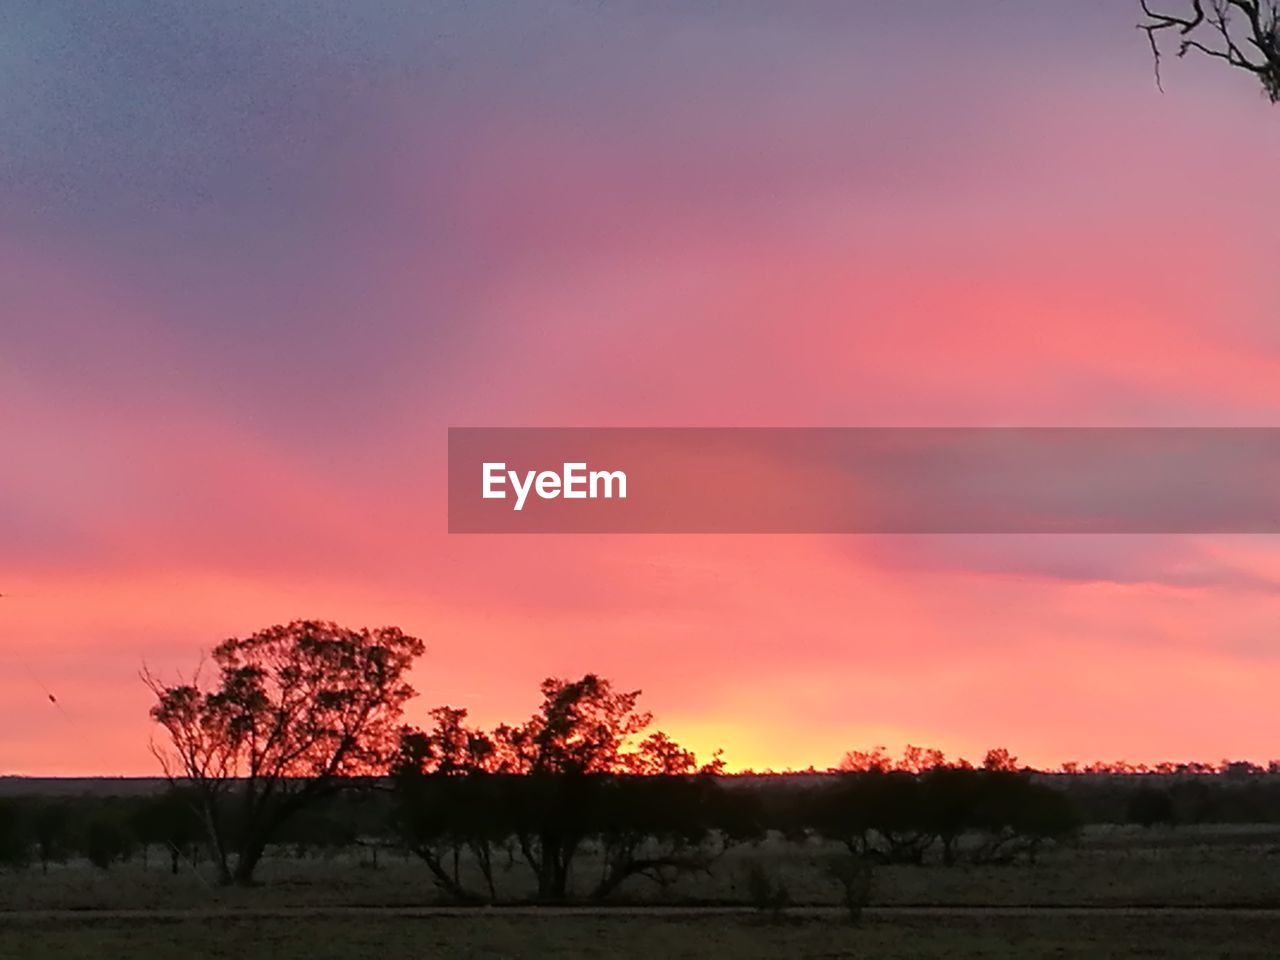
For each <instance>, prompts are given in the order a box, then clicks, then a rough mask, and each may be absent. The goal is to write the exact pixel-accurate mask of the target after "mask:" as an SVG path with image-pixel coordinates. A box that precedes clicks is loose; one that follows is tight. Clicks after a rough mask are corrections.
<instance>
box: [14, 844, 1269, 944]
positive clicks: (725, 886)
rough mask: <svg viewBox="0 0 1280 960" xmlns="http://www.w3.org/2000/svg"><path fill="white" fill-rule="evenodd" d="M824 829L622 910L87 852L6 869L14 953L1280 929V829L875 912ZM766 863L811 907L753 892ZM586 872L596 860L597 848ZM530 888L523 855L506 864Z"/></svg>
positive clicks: (322, 862)
mask: <svg viewBox="0 0 1280 960" xmlns="http://www.w3.org/2000/svg"><path fill="white" fill-rule="evenodd" d="M839 855H840V854H839V851H838V850H837V848H835V847H833V846H831V845H828V844H821V843H808V844H789V843H784V842H782V841H779V840H774V841H770V842H766V843H762V844H760V845H758V846H749V845H748V846H743V847H739V848H735V849H734V850H732V851H731V852H730V853H729V854H728V855H726V856H725V857H723V858H722V859H721V860H720V861H719V862H718V863H717V864H716V867H715V868H714V870H713V871H712V873H711V874H710V875H709V876H708V875H699V876H696V877H690V878H686V879H684V880H681V881H680V882H679V883H677V884H675V885H674V886H672V887H669V888H667V889H665V890H664V889H660V888H657V887H654V886H652V885H649V884H646V883H644V882H638V883H636V884H635V885H633V886H627V887H624V888H623V889H622V891H621V894H622V896H620V897H619V898H618V900H617V902H615V903H614V904H612V905H610V906H605V907H592V908H568V909H563V908H562V909H549V908H539V907H531V906H512V907H500V908H471V909H466V908H458V907H452V906H445V905H443V901H441V899H440V898H439V895H438V894H437V892H436V890H435V888H434V886H433V885H432V883H431V882H430V878H429V875H428V873H427V871H426V869H425V867H423V865H422V864H420V863H418V862H417V861H416V860H414V859H413V858H411V857H404V856H401V855H399V854H395V853H388V852H387V851H382V852H381V853H380V854H379V856H378V857H377V862H376V864H375V863H374V858H373V856H372V854H371V853H370V852H369V851H367V850H359V849H354V850H345V851H339V852H335V853H332V854H331V855H328V856H323V855H319V854H316V853H312V854H309V855H308V856H305V857H297V856H291V855H288V854H287V853H286V852H285V851H283V850H279V851H276V852H275V854H274V855H273V856H272V857H271V858H269V859H268V860H267V861H265V862H264V864H263V869H262V873H261V883H260V884H259V885H258V886H256V887H253V888H250V889H235V888H230V889H228V888H219V887H217V886H216V885H214V884H213V883H212V877H211V874H210V873H209V872H208V870H207V865H206V867H205V868H204V869H202V870H200V871H196V870H192V869H191V868H190V867H189V866H187V865H185V864H184V865H183V868H182V869H181V871H180V872H179V873H178V874H177V875H176V876H175V875H172V874H170V872H169V869H168V862H167V858H165V857H162V856H160V855H159V851H152V853H151V856H150V858H149V862H147V863H145V864H144V863H143V862H142V860H141V858H138V857H135V858H134V859H133V860H132V861H131V862H128V863H124V864H120V865H117V866H115V867H113V868H112V869H111V870H109V871H102V870H97V869H95V868H93V867H91V866H90V865H88V864H87V863H85V862H83V861H78V862H73V863H69V864H53V865H51V866H50V868H49V871H48V873H47V874H45V873H42V872H41V870H40V869H39V867H37V866H33V867H28V868H27V869H24V870H15V871H8V872H0V960H5V958H9V957H14V958H18V957H21V958H24V960H25V958H28V957H68V958H80V957H83V958H94V960H98V958H102V957H122V958H125V957H144V958H148V960H153V958H162V957H183V958H193V957H230V958H235V960H250V958H254V957H259V956H271V957H277V958H282V960H289V958H293V957H299V958H301V957H307V958H316V957H334V958H338V957H341V958H358V957H376V958H378V960H396V958H400V957H406V958H407V957H414V958H421V957H541V956H584V957H602V958H603V957H609V958H620V960H626V958H630V957H636V958H644V960H655V958H660V960H669V958H673V957H674V958H678V957H692V956H726V957H822V958H835V957H887V958H894V957H903V958H906V957H926V958H928V957H992V958H1001V957H1207V956H1213V957H1237V956H1240V957H1247V956H1257V957H1261V956H1275V955H1277V949H1276V946H1275V945H1276V944H1277V943H1280V830H1277V828H1276V827H1273V826H1266V825H1259V826H1250V825H1245V826H1214V827H1209V826H1205V827H1182V828H1178V829H1166V828H1157V829H1152V830H1143V829H1141V828H1128V827H1126V828H1091V829H1089V830H1086V831H1085V832H1084V834H1083V835H1082V836H1081V837H1080V838H1079V840H1078V841H1076V842H1075V843H1072V844H1070V845H1068V846H1064V847H1062V848H1058V849H1050V850H1046V851H1045V852H1044V854H1043V855H1042V856H1041V857H1040V858H1039V859H1038V861H1037V862H1036V863H1023V864H1018V865H1010V866H986V867H974V866H956V867H950V868H948V867H942V866H925V867H911V866H895V867H881V868H878V869H877V871H876V874H875V878H874V884H873V894H872V906H871V907H870V908H869V909H868V911H867V914H866V917H865V918H864V922H863V924H862V925H861V926H857V927H855V926H853V925H851V924H850V923H849V922H848V919H847V917H846V915H845V914H844V912H843V911H842V910H840V909H839V908H838V907H837V906H836V905H837V903H838V897H837V893H838V891H837V888H836V887H835V886H833V884H832V882H831V881H830V880H828V879H827V877H826V874H825V871H824V869H823V866H824V863H826V862H828V861H830V860H831V859H832V858H834V857H837V856H839ZM753 862H759V863H762V864H763V865H765V866H766V868H767V869H768V871H769V872H770V874H771V875H773V876H775V877H776V878H778V879H780V880H782V881H783V882H784V883H785V884H786V886H787V888H788V890H789V892H790V895H791V899H792V901H793V903H794V904H796V906H794V907H792V908H790V909H789V910H788V911H787V912H786V913H785V914H784V915H783V917H782V918H781V920H780V921H777V922H775V921H773V920H772V919H771V918H768V917H765V916H761V915H758V914H756V913H754V912H752V911H751V910H750V909H749V908H748V907H747V906H746V901H747V895H746V890H745V882H744V879H743V876H744V872H745V869H746V867H747V865H748V864H750V863H753ZM578 869H579V871H580V873H581V875H582V879H583V881H584V882H589V881H590V879H592V877H593V876H594V874H593V871H596V870H598V869H599V865H598V864H597V863H595V862H594V861H593V860H592V858H591V857H590V856H586V857H585V858H584V860H583V861H582V863H581V864H580V865H579V867H578ZM502 880H503V885H504V887H505V888H506V889H507V891H508V892H509V894H510V896H511V897H512V899H513V900H515V899H519V898H520V897H522V896H525V895H527V889H528V887H527V876H526V875H525V873H524V872H523V869H522V868H521V867H520V866H519V865H518V864H517V865H514V866H512V867H511V869H510V870H509V872H507V873H504V874H503V877H502Z"/></svg>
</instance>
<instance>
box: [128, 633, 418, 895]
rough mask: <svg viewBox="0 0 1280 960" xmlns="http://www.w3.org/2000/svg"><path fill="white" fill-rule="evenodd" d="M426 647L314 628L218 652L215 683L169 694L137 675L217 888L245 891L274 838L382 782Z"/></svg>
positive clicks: (397, 637) (397, 636) (386, 636)
mask: <svg viewBox="0 0 1280 960" xmlns="http://www.w3.org/2000/svg"><path fill="white" fill-rule="evenodd" d="M422 652H423V644H422V641H420V640H418V639H417V638H415V637H410V636H407V635H406V634H404V633H402V632H401V631H400V630H398V629H397V628H395V627H384V628H381V629H377V630H368V629H364V630H350V629H345V628H342V627H339V626H337V625H335V624H332V623H326V622H320V621H313V620H308V621H295V622H294V623H290V624H288V625H287V626H275V627H269V628H267V629H266V630H262V631H260V632H258V633H255V634H253V635H252V636H250V637H247V638H245V639H236V638H233V639H230V640H227V641H225V642H223V643H221V644H220V645H218V646H217V647H216V648H214V650H213V654H212V659H213V663H214V666H215V668H216V671H217V676H216V678H214V681H213V683H212V684H211V685H210V686H208V687H207V688H206V687H204V686H202V685H201V678H200V676H199V672H197V675H196V677H195V679H194V680H193V681H192V682H190V683H178V684H175V685H172V686H170V685H166V684H163V683H161V682H160V681H159V680H157V679H156V678H155V677H154V676H152V675H151V674H150V673H148V672H146V671H144V674H143V677H144V680H145V681H146V683H147V686H148V687H149V688H150V689H151V691H152V692H153V693H154V694H155V696H156V704H155V706H153V707H152V709H151V716H152V718H153V719H154V720H155V721H156V722H157V723H158V724H160V726H161V727H162V728H163V729H164V731H165V733H166V734H167V737H168V743H167V744H166V745H164V746H162V747H161V746H154V745H153V750H154V752H155V754H156V756H157V758H158V759H159V760H160V762H161V765H162V766H163V768H164V771H165V774H166V775H167V776H168V777H169V778H170V780H171V781H172V782H174V783H179V784H185V785H188V786H189V787H190V789H191V791H192V796H193V797H194V798H195V803H196V807H197V810H198V812H199V814H200V817H201V820H202V823H203V825H204V829H205V834H206V838H207V841H208V845H209V849H210V852H211V854H212V857H213V860H214V862H215V863H216V864H217V867H218V870H219V876H220V878H221V879H222V881H223V882H224V883H230V882H236V883H249V882H251V881H252V878H253V873H254V870H255V868H256V867H257V864H258V862H259V860H260V859H261V858H262V855H263V852H264V851H265V849H266V846H267V844H268V843H269V842H271V840H272V838H273V834H274V833H275V831H276V830H277V829H278V828H279V827H280V826H281V824H283V823H285V822H286V821H287V820H288V819H289V818H290V817H292V816H294V815H295V814H297V813H298V812H299V811H300V810H302V809H304V808H306V807H307V806H308V805H310V804H312V803H313V802H315V801H316V800H318V799H319V798H323V797H326V796H329V795H331V794H333V793H334V792H335V791H337V790H339V789H340V788H342V787H343V786H345V785H347V784H348V783H349V782H350V779H351V778H353V777H359V776H364V775H370V774H379V773H381V772H383V771H384V770H385V769H386V767H387V764H388V763H389V761H390V759H391V757H392V756H393V755H394V751H395V747H396V738H397V732H398V729H399V719H400V714H401V710H402V707H403V705H404V703H405V701H406V700H408V699H409V698H410V697H411V696H413V692H414V691H413V688H412V687H410V686H409V684H408V682H407V681H406V679H405V676H406V674H407V672H408V670H409V668H410V667H411V666H412V664H413V662H414V661H415V660H416V659H417V657H419V656H420V655H421V654H422Z"/></svg>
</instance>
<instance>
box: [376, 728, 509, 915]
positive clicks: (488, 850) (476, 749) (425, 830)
mask: <svg viewBox="0 0 1280 960" xmlns="http://www.w3.org/2000/svg"><path fill="white" fill-rule="evenodd" d="M431 717H432V720H433V721H434V723H433V726H432V727H431V729H430V730H428V731H425V732H424V731H420V730H406V731H404V732H403V734H402V736H401V740H400V754H399V758H398V760H397V762H396V766H395V781H396V798H397V802H396V808H395V812H394V814H393V817H394V821H395V825H396V828H397V831H398V833H399V835H400V837H401V839H402V841H403V842H404V843H405V845H406V846H407V847H408V848H409V849H410V850H411V851H412V852H413V853H414V854H416V855H417V856H418V857H419V858H421V859H422V861H423V862H424V863H425V864H426V865H427V868H428V869H429V870H430V871H431V875H432V878H433V879H434V881H435V883H436V886H437V887H439V888H440V890H442V891H443V892H444V893H446V894H448V895H449V896H450V897H452V898H453V899H455V900H458V901H461V902H464V903H466V902H475V901H479V900H483V899H486V897H487V899H489V900H490V901H492V900H496V899H497V896H498V893H497V887H496V882H495V879H494V862H495V854H496V851H497V850H498V848H500V847H502V846H503V845H504V844H505V842H506V840H507V839H508V838H509V837H510V836H511V832H512V829H513V828H512V825H511V822H510V819H509V817H508V816H507V813H506V803H505V794H506V792H507V790H506V786H505V784H504V782H503V780H504V778H503V776H501V775H495V774H494V772H493V768H494V765H495V749H494V745H493V741H492V739H491V738H490V737H489V736H488V735H487V734H485V733H483V732H482V731H480V730H477V729H474V728H472V727H468V726H467V725H466V718H467V711H466V710H461V709H455V708H452V707H438V708H436V709H435V710H432V711H431ZM464 853H470V855H471V857H472V859H473V861H474V862H475V864H476V865H477V867H478V868H479V870H480V874H481V878H482V882H483V884H484V892H483V893H481V892H479V891H476V890H473V889H472V888H471V887H470V886H469V885H468V882H467V880H466V878H465V877H464V876H463V874H462V857H463V854H464Z"/></svg>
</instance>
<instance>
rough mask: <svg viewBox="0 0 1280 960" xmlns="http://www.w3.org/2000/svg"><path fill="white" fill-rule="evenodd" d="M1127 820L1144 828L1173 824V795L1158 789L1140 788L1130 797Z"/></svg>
mask: <svg viewBox="0 0 1280 960" xmlns="http://www.w3.org/2000/svg"><path fill="white" fill-rule="evenodd" d="M1126 819H1127V820H1128V821H1129V822H1130V823H1137V824H1141V825H1142V826H1144V827H1147V828H1150V827H1154V826H1155V825H1156V824H1157V823H1165V824H1172V823H1173V819H1174V818H1173V795H1172V794H1170V793H1169V791H1168V790H1160V789H1157V788H1156V787H1139V788H1138V789H1137V790H1135V791H1133V793H1132V794H1130V795H1129V804H1128V809H1127V810H1126Z"/></svg>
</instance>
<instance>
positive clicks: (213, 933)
mask: <svg viewBox="0 0 1280 960" xmlns="http://www.w3.org/2000/svg"><path fill="white" fill-rule="evenodd" d="M1277 942H1280V918H1277V917H1267V918H1260V917H1258V916H1255V915H1250V916H1247V917H1244V916H1242V917H1234V916H1231V915H1211V916H1206V915H1203V914H1199V913H1194V912H1188V915H1187V916H1178V915H1175V916H1142V915H1138V916H1127V915H1124V914H1116V915H1105V916H1101V915H1094V916H1089V915H1085V916H1080V915H1074V914H1069V913H1068V914H1063V915H1058V914H1052V913H1050V914H1043V915H1021V916H1017V915H1015V916H1007V915H993V916H985V915H981V914H979V915H973V916H941V917H938V916H896V917H876V916H873V917H869V918H868V919H867V920H866V921H865V922H864V923H863V924H862V925H861V926H860V927H853V926H850V925H849V924H848V923H845V922H842V921H840V920H837V919H834V918H804V919H797V920H793V921H784V922H781V923H770V922H766V921H765V920H762V919H760V918H756V917H747V916H738V915H724V914H718V913H712V914H710V915H706V916H700V917H691V916H663V915H661V914H660V913H659V914H656V915H654V916H647V917H641V916H634V915H608V914H606V915H594V916H593V915H567V916H566V915H545V916H538V915H528V914H524V913H521V914H517V915H505V914H497V915H493V914H477V915H465V916H457V915H453V916H420V917H406V916H398V917H393V916H360V915H351V916H343V917H331V918H325V917H309V918H305V919H301V918H262V917H256V918H248V917H246V918H240V919H234V920H229V919H226V918H216V919H215V918H205V919H187V920H173V919H164V920H143V919H132V920H127V921H126V920H118V919H102V920H95V919H89V918H83V919H76V920H63V919H60V920H58V921H17V922H14V921H10V922H6V923H4V925H3V926H0V958H3V960H10V958H12V960H28V958H31V957H66V958H75V960H100V958H102V957H120V958H127V957H145V958H152V960H159V958H169V957H173V958H196V957H200V958H203V957H225V958H233V960H245V958H249V957H259V956H261V957H272V958H276V960H293V958H298V960H302V958H308V960H311V958H328V957H332V958H334V960H339V958H341V960H351V958H362V957H376V958H378V960H400V958H405V960H408V958H415V960H419V958H433V957H440V958H455V957H456V958H469V957H531V958H532V957H557V956H565V957H600V958H610V960H628V958H636V960H655V958H662V960H671V958H681V957H708V956H714V957H744V958H753V957H787V958H796V957H804V958H837V957H882V958H903V960H906V958H931V957H989V958H1003V957H1009V958H1014V957H1017V958H1039V957H1055V958H1062V957H1090V958H1095V957H1188V958H1190V957H1196V958H1202V957H1210V956H1212V957H1269V956H1274V955H1275V945H1276V943H1277Z"/></svg>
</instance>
